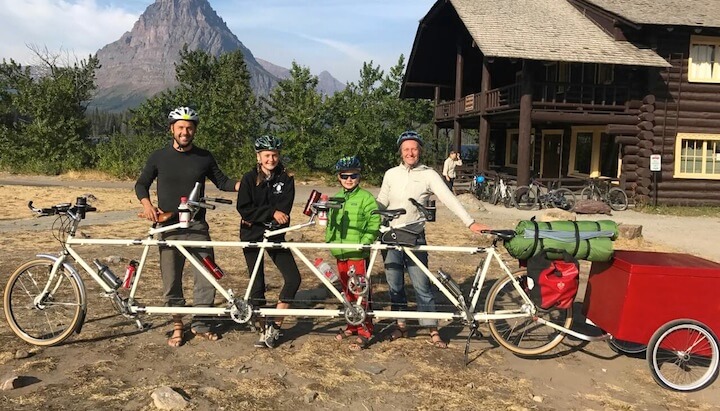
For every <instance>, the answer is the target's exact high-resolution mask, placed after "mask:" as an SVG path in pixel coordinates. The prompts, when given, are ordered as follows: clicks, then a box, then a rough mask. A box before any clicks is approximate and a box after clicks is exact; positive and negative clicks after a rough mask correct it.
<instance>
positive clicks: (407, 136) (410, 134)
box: [397, 130, 423, 147]
mask: <svg viewBox="0 0 720 411" xmlns="http://www.w3.org/2000/svg"><path fill="white" fill-rule="evenodd" d="M407 140H415V141H417V142H418V144H420V147H422V146H423V140H422V137H420V134H418V133H417V131H412V130H408V131H406V132H404V133H402V134H400V137H398V139H397V146H398V147H400V144H402V143H403V141H407Z"/></svg>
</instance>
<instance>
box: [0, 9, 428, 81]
mask: <svg viewBox="0 0 720 411" xmlns="http://www.w3.org/2000/svg"><path fill="white" fill-rule="evenodd" d="M152 2H153V0H145V1H141V0H124V1H122V0H0V10H1V11H0V21H2V22H3V23H2V24H0V39H2V40H3V41H2V47H0V59H1V58H5V59H9V58H12V59H14V60H16V61H17V62H19V63H21V64H31V63H33V62H34V60H33V56H34V53H33V52H32V51H31V50H30V49H29V48H28V45H34V46H36V47H38V48H40V49H45V48H47V50H49V51H50V52H52V53H54V54H55V53H59V54H61V55H62V56H64V57H66V58H67V57H69V58H71V59H72V60H74V59H75V57H78V58H86V57H87V56H88V55H89V54H92V53H95V52H96V51H97V50H98V49H100V48H101V47H102V46H104V45H105V44H107V43H111V42H113V41H115V40H117V39H119V38H120V36H121V35H122V34H123V33H124V32H126V31H129V30H130V29H131V28H132V26H133V24H134V23H135V21H136V20H137V18H138V17H139V16H140V14H142V12H143V11H144V10H145V8H146V7H147V6H148V5H150V4H151V3H152ZM434 3H435V0H345V1H343V0H210V5H211V6H212V7H213V8H214V9H215V11H216V12H217V13H218V15H220V17H222V18H223V19H224V20H225V22H226V23H227V25H228V27H229V28H230V30H232V32H233V33H235V35H236V36H237V37H238V38H239V39H240V41H242V42H243V44H245V46H247V47H248V48H249V49H250V50H251V51H252V52H253V54H254V55H255V57H258V58H262V59H264V60H268V61H270V62H272V63H274V64H277V65H280V66H283V67H288V68H289V67H290V64H291V62H292V61H293V60H295V61H297V62H298V64H301V65H303V66H307V67H310V69H311V71H312V72H313V73H315V74H318V73H319V72H320V71H322V70H327V71H329V72H330V73H331V74H332V75H333V76H335V77H336V78H337V79H339V80H341V81H356V80H357V78H358V73H359V72H360V68H361V67H362V63H363V62H365V61H370V60H372V61H373V62H374V63H375V64H376V65H378V64H379V65H380V66H381V67H382V68H383V69H385V70H387V69H389V68H390V67H391V66H393V65H394V64H395V63H396V62H397V59H398V57H399V56H400V54H404V55H405V58H406V61H407V57H409V54H410V50H411V48H412V43H413V39H414V37H415V32H416V31H417V27H418V21H419V20H420V19H421V18H422V17H423V16H424V15H425V13H427V11H428V10H430V7H431V6H432V5H433V4H434Z"/></svg>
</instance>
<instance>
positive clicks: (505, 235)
mask: <svg viewBox="0 0 720 411" xmlns="http://www.w3.org/2000/svg"><path fill="white" fill-rule="evenodd" d="M483 233H484V234H490V235H494V236H495V237H497V238H499V239H501V240H503V241H509V240H512V239H513V237H515V230H483Z"/></svg>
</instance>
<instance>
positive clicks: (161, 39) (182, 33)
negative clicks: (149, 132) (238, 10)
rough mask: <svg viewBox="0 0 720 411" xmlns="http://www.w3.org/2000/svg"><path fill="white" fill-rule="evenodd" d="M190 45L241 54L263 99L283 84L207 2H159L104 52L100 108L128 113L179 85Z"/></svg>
mask: <svg viewBox="0 0 720 411" xmlns="http://www.w3.org/2000/svg"><path fill="white" fill-rule="evenodd" d="M185 44H187V45H188V49H189V50H204V51H207V52H209V53H210V54H212V55H214V56H219V55H220V54H223V53H227V52H230V51H234V50H238V49H239V50H241V51H242V53H243V56H244V57H245V64H246V65H247V68H248V71H250V75H251V86H252V87H253V89H254V90H255V91H256V93H257V94H267V93H268V92H269V91H270V89H271V88H272V86H274V85H275V84H276V83H277V78H276V77H275V76H273V75H272V74H270V73H268V72H267V71H266V70H264V69H263V68H262V67H261V66H260V64H258V62H257V61H256V60H255V57H254V56H253V55H252V53H251V52H250V50H249V49H248V48H247V47H245V46H244V45H243V44H242V42H241V41H240V40H239V39H238V38H237V37H236V36H235V35H234V34H233V33H232V32H231V31H230V29H229V28H228V26H227V24H226V23H225V21H224V20H223V19H222V18H220V16H218V14H217V13H216V12H215V10H214V9H213V8H212V7H211V6H210V3H209V2H208V1H207V0H157V1H155V3H153V4H151V5H149V6H148V7H147V8H146V9H145V11H144V12H143V13H142V15H140V17H139V18H138V20H137V21H136V22H135V25H134V26H133V28H132V30H130V31H129V32H126V33H125V34H123V35H122V36H121V37H120V39H119V40H117V41H115V42H113V43H110V44H108V45H106V46H105V47H103V48H102V49H100V50H99V51H98V53H97V57H98V59H99V60H100V64H101V65H102V67H101V68H100V69H99V70H98V71H97V77H96V78H97V85H98V90H97V96H96V97H95V101H96V105H98V106H99V107H102V108H106V109H111V110H113V109H114V110H122V109H125V108H128V107H132V106H134V105H137V104H139V103H141V102H142V101H144V100H145V99H147V98H148V97H151V96H152V95H154V94H156V93H158V92H160V91H163V90H166V89H168V88H172V87H174V86H176V85H177V80H176V79H175V63H176V62H178V61H179V56H180V50H181V49H182V47H183V45H185Z"/></svg>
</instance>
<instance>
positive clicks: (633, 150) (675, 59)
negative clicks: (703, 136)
mask: <svg viewBox="0 0 720 411" xmlns="http://www.w3.org/2000/svg"><path fill="white" fill-rule="evenodd" d="M645 30H648V29H645ZM646 35H647V36H649V37H648V38H650V37H655V38H656V39H657V45H658V47H657V53H658V54H659V55H660V56H662V57H665V58H666V59H667V60H668V62H670V63H671V64H672V67H671V68H667V69H650V70H649V78H648V93H647V96H646V97H645V98H643V101H633V102H629V103H628V105H627V107H628V111H630V110H634V109H636V110H639V112H638V117H639V119H638V121H639V122H638V127H637V133H632V130H628V129H623V128H622V127H621V126H616V131H618V132H619V133H617V134H618V135H617V136H616V141H617V142H618V143H620V144H623V150H622V153H623V162H622V168H621V182H622V183H624V184H625V186H624V187H625V188H626V190H627V191H628V196H633V195H635V196H642V197H645V198H639V200H640V201H643V200H644V201H646V202H648V201H652V200H653V198H654V197H655V194H656V193H655V191H656V190H657V199H658V203H660V204H668V205H718V206H720V194H718V193H720V181H716V180H696V179H692V180H691V179H677V178H674V177H673V175H674V171H675V143H676V139H677V134H678V133H707V134H720V84H711V83H690V82H689V81H688V54H689V51H690V32H683V31H682V30H681V29H679V28H676V30H674V31H672V32H667V31H666V30H656V31H654V32H653V31H648V32H647V33H646ZM651 154H660V155H661V167H662V171H660V172H659V173H658V175H657V185H656V186H655V185H654V184H653V175H652V174H653V173H652V172H651V171H650V155H651Z"/></svg>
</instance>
